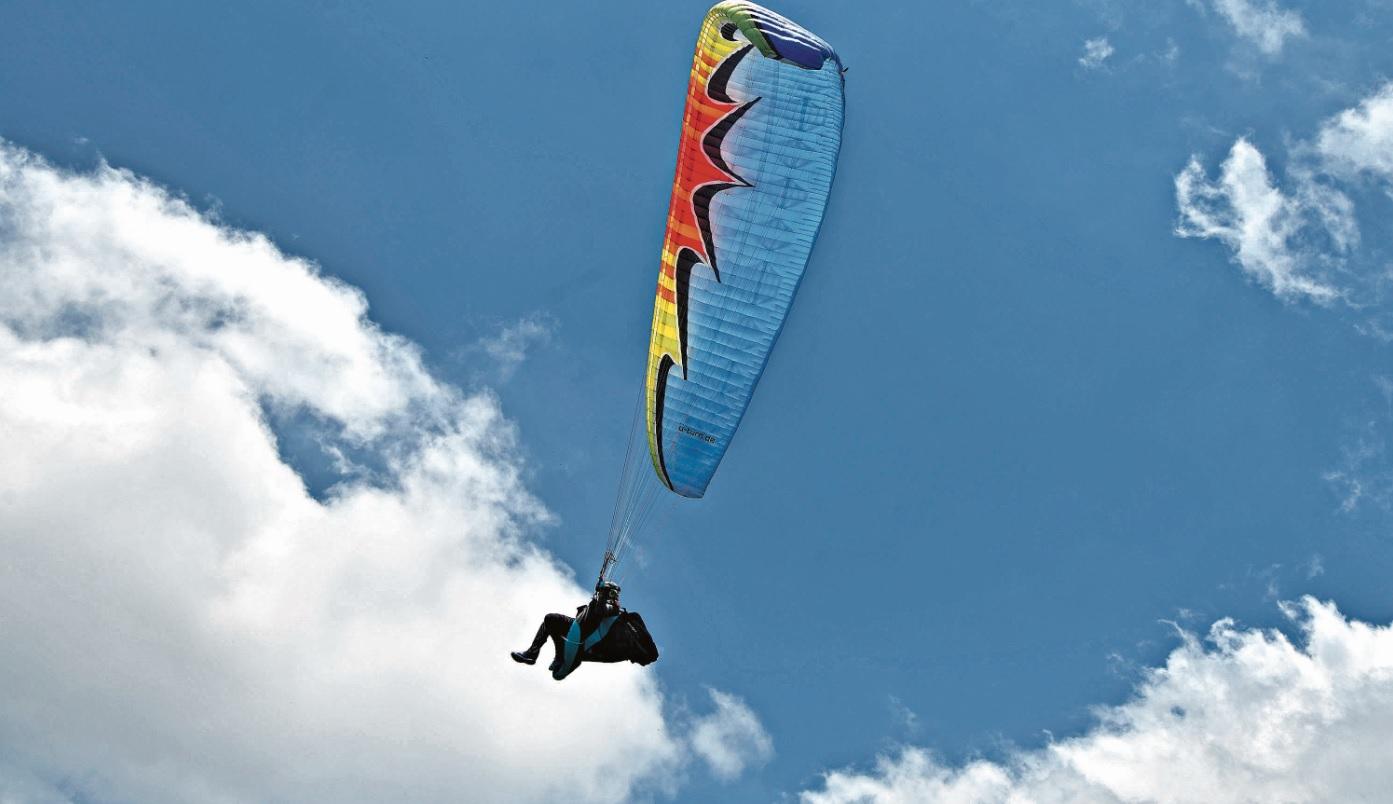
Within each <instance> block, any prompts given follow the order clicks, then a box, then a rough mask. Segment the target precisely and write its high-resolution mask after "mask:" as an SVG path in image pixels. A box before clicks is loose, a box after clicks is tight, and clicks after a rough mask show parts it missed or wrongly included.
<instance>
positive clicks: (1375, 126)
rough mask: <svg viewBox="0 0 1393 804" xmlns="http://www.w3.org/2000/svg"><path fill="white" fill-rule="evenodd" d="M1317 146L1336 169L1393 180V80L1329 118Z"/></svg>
mask: <svg viewBox="0 0 1393 804" xmlns="http://www.w3.org/2000/svg"><path fill="white" fill-rule="evenodd" d="M1316 150H1317V152H1318V153H1319V154H1320V156H1321V158H1322V159H1323V161H1324V164H1325V167H1326V168H1327V169H1328V170H1331V171H1332V172H1337V173H1344V174H1358V173H1364V174H1369V175H1372V176H1374V177H1377V178H1381V179H1384V180H1385V181H1393V83H1390V84H1385V85H1384V86H1383V87H1382V88H1381V89H1380V90H1378V91H1377V92H1375V93H1374V94H1373V95H1370V96H1369V97H1367V98H1365V99H1364V100H1363V101H1361V102H1360V104H1359V106H1358V107H1357V108H1353V109H1346V110H1345V111H1343V112H1340V113H1339V114H1338V115H1336V116H1335V117H1333V118H1331V119H1330V120H1327V121H1326V122H1325V124H1324V125H1322V126H1321V128H1320V133H1319V134H1317V135H1316Z"/></svg>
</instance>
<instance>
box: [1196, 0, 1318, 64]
mask: <svg viewBox="0 0 1393 804" xmlns="http://www.w3.org/2000/svg"><path fill="white" fill-rule="evenodd" d="M1214 9H1215V10H1216V11H1218V12H1219V15H1220V16H1222V17H1223V18H1224V19H1225V20H1226V21H1227V22H1228V24H1229V25H1231V26H1232V27H1233V30H1234V33H1236V34H1238V36H1239V37H1240V38H1242V39H1244V40H1245V41H1247V42H1250V43H1251V44H1253V45H1254V46H1256V47H1257V49H1258V50H1260V51H1262V52H1263V53H1264V54H1266V55H1268V56H1276V55H1279V54H1280V53H1281V52H1282V48H1283V47H1285V46H1286V43H1287V40H1289V39H1297V38H1300V37H1303V36H1305V35H1306V23H1305V22H1304V21H1303V20H1302V19H1301V15H1300V14H1299V13H1297V12H1295V11H1290V10H1287V9H1283V8H1279V7H1278V6H1277V4H1276V3H1275V2H1273V0H1214Z"/></svg>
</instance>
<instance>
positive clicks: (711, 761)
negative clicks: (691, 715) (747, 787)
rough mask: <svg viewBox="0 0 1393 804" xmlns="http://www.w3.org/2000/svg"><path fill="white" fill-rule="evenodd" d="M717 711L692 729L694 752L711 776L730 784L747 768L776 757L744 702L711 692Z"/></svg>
mask: <svg viewBox="0 0 1393 804" xmlns="http://www.w3.org/2000/svg"><path fill="white" fill-rule="evenodd" d="M710 693H711V702H712V703H713V704H715V707H716V708H715V710H714V711H713V712H712V713H711V714H709V715H707V716H705V717H702V718H699V719H697V721H696V722H695V723H694V724H693V726H692V731H691V737H690V740H691V747H692V751H693V752H694V753H695V754H696V755H697V756H699V757H701V758H702V759H703V760H705V762H706V764H707V766H708V767H709V768H710V769H711V773H712V775H714V776H715V777H716V778H718V779H721V780H723V781H730V780H732V779H734V778H735V777H737V776H739V775H740V774H741V773H744V772H745V769H746V768H753V767H759V766H761V765H764V764H765V763H766V762H768V761H769V759H770V758H771V757H773V756H774V742H773V740H771V739H770V738H769V733H768V732H766V731H765V730H764V726H763V724H761V723H760V722H759V718H758V717H757V716H756V715H755V713H754V712H753V711H751V710H750V707H748V706H746V705H745V702H744V701H742V700H741V699H739V698H737V697H736V696H734V695H731V694H729V693H725V692H721V691H720V690H710Z"/></svg>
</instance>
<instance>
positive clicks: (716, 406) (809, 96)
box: [600, 2, 844, 579]
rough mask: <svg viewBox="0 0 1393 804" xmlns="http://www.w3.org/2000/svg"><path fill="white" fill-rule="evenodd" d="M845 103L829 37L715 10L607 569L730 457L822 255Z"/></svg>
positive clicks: (671, 208) (722, 7)
mask: <svg viewBox="0 0 1393 804" xmlns="http://www.w3.org/2000/svg"><path fill="white" fill-rule="evenodd" d="M843 106H844V102H843V76H842V64H841V59H840V58H839V57H838V56H837V54H836V52H835V51H834V50H833V49H832V47H831V46H830V45H829V44H827V42H825V41H824V40H822V39H821V38H820V37H818V36H816V35H815V34H813V33H812V32H810V31H808V30H807V29H806V28H803V27H802V26H800V25H798V24H797V23H795V22H793V21H791V20H789V19H787V18H785V17H782V16H780V15H778V14H776V13H774V12H772V11H770V10H768V9H766V8H763V7H761V6H758V5H755V4H754V3H746V2H722V3H717V4H716V5H715V6H713V7H712V8H711V10H710V11H708V12H707V14H706V18H705V20H704V21H703V23H702V26H701V30H700V32H699V33H698V35H697V42H696V52H695V54H694V56H693V60H692V71H691V78H690V81H689V83H688V86H687V104H686V109H685V111H684V113H683V117H682V129H681V132H682V133H681V137H680V138H679V141H678V149H677V171H676V174H675V176H674V179H673V184H672V196H671V200H670V202H669V205H668V220H667V228H666V231H665V233H664V236H663V245H662V250H661V253H660V255H659V270H658V287H657V293H656V296H655V298H654V304H653V319H652V331H651V336H650V339H649V350H648V361H647V366H646V370H645V372H644V382H643V390H642V395H641V397H640V399H639V404H638V406H637V408H636V411H635V417H634V418H635V423H634V424H635V426H634V427H633V428H631V435H630V444H629V452H628V454H627V455H626V457H625V464H624V467H625V468H624V471H623V474H622V475H621V481H620V485H619V492H618V497H617V500H616V503H615V512H614V518H613V519H612V520H611V526H610V543H609V545H608V550H607V551H606V553H605V560H604V563H603V566H602V568H601V572H600V577H601V579H606V578H608V577H609V574H610V572H611V571H612V570H613V568H614V566H615V564H617V563H618V562H619V561H620V560H622V558H623V553H624V547H625V545H626V543H627V542H628V539H629V536H630V534H631V533H633V532H634V531H635V530H638V529H639V528H640V527H642V525H643V523H644V521H645V520H646V519H647V518H648V516H649V515H650V514H651V513H652V512H653V511H654V509H655V508H656V507H659V506H660V505H661V503H660V500H664V499H667V498H670V497H671V496H672V495H674V494H676V495H680V496H682V497H688V498H697V497H701V496H702V495H704V494H705V493H706V488H707V485H708V484H709V483H710V482H711V478H712V475H713V474H714V473H715V471H716V468H717V466H718V465H719V464H720V462H721V460H722V458H723V457H724V456H725V454H726V450H727V448H728V447H729V446H730V443H731V439H732V438H734V436H735V431H736V429H737V428H738V427H739V425H740V421H741V419H742V418H743V417H744V415H745V410H746V407H747V406H748V405H749V402H750V398H751V395H752V394H753V393H754V389H755V385H756V384H757V383H758V382H759V378H760V376H761V375H762V374H763V373H764V367H765V365H766V363H767V362H768V360H769V355H770V352H771V350H772V349H773V348H774V343H775V341H776V340H777V339H778V337H779V333H780V332H781V331H782V329H783V325H784V321H785V319H786V318H787V317H788V313H789V309H790V306H791V305H792V303H793V297H794V294H795V292H796V291H797V290H798V286H799V284H800V282H801V281H802V278H803V271H804V269H805V267H806V266H807V264H808V259H809V257H810V255H811V254H812V248H813V241H814V240H815V239H816V237H817V233H818V229H819V227H820V226H821V223H822V216H823V212H824V210H825V209H826V207H827V198H828V194H829V193H830V191H831V187H832V177H833V174H834V173H835V171H836V166H837V153H838V150H839V149H840V147H841V132H842V113H843ZM636 440H637V441H638V446H637V448H636V444H635V441H636ZM645 447H646V450H645V449H644V448H645ZM645 451H646V452H647V453H648V455H647V458H648V460H646V461H645V460H643V459H642V458H641V457H640V456H641V455H642V453H643V452H645Z"/></svg>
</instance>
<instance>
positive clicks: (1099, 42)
mask: <svg viewBox="0 0 1393 804" xmlns="http://www.w3.org/2000/svg"><path fill="white" fill-rule="evenodd" d="M1113 52H1114V51H1113V46H1112V43H1110V42H1109V41H1108V38H1107V37H1106V36H1100V37H1098V38H1097V39H1089V40H1088V41H1086V42H1084V43H1083V55H1082V56H1080V57H1079V64H1080V65H1082V66H1083V68H1084V69H1086V70H1095V69H1097V68H1099V67H1102V66H1103V62H1105V61H1107V60H1108V57H1109V56H1111V55H1112V54H1113Z"/></svg>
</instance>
